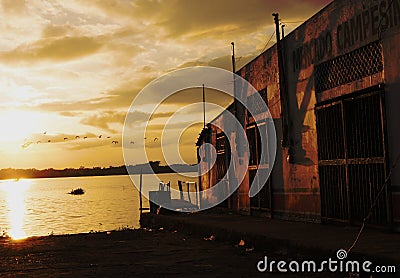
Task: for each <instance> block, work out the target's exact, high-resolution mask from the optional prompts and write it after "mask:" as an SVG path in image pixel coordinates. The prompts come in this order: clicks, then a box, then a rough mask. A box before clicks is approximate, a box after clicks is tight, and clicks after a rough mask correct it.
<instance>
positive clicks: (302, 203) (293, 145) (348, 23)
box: [215, 0, 400, 221]
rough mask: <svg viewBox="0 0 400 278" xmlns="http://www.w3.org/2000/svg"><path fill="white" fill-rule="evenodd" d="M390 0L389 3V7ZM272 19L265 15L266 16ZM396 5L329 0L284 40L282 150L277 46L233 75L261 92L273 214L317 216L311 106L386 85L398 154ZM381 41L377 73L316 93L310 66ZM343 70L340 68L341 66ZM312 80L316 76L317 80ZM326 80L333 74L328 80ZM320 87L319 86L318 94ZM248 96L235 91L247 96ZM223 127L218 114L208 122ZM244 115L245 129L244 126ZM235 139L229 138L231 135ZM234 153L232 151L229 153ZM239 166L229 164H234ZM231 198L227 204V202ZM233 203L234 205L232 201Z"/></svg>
mask: <svg viewBox="0 0 400 278" xmlns="http://www.w3.org/2000/svg"><path fill="white" fill-rule="evenodd" d="M390 3H391V6H389V4H390ZM271 21H272V18H271ZM399 27H400V0H394V1H391V0H336V1H333V2H332V3H331V4H329V5H328V6H326V7H325V8H324V9H323V10H321V11H320V12H319V13H317V14H316V15H314V16H313V17H311V18H310V19H309V20H307V21H306V22H305V23H303V24H302V25H301V26H299V27H298V28H297V29H296V30H294V31H293V32H291V33H290V34H288V35H287V36H286V37H285V38H284V39H283V51H284V65H285V77H286V81H287V96H288V101H287V103H286V104H285V105H286V107H287V111H288V118H289V119H288V137H289V138H288V139H289V141H288V142H289V145H288V146H287V147H286V146H285V147H282V146H281V144H280V142H281V140H282V139H284V138H283V137H282V136H283V134H282V118H281V105H282V104H281V99H280V91H279V74H278V55H277V48H276V45H275V46H273V47H271V48H270V49H268V50H266V51H265V52H264V53H262V54H260V55H259V56H258V57H256V58H255V59H254V60H253V61H251V62H250V63H248V64H247V65H245V66H244V67H243V68H242V69H240V70H239V71H238V72H237V73H238V74H239V75H240V76H242V77H243V78H245V79H246V80H248V81H249V82H250V83H251V84H252V85H253V86H254V87H255V89H256V90H258V91H260V90H266V91H267V98H268V108H269V110H270V113H271V115H272V118H273V120H274V123H275V128H276V131H277V137H278V140H277V143H278V149H277V157H276V161H275V166H274V168H273V171H272V174H271V177H270V180H271V188H272V203H273V208H272V209H273V211H274V215H276V216H282V217H285V218H287V217H290V216H291V215H293V216H294V217H303V218H312V219H313V220H317V221H318V220H319V216H320V214H321V200H320V184H319V183H320V181H319V175H318V145H317V135H318V134H317V128H316V113H315V107H316V105H317V104H318V103H320V102H324V101H325V102H326V101H329V100H331V99H335V98H337V97H341V96H344V95H347V94H350V93H353V92H355V91H360V90H363V89H367V88H370V87H372V86H375V85H378V84H385V85H384V86H385V99H386V117H387V129H388V130H387V134H388V137H387V138H386V139H387V141H388V144H389V155H388V157H389V159H390V161H391V162H392V163H393V162H394V160H395V157H396V155H397V154H398V153H400V145H399V144H398V142H400V131H399V130H400V129H398V123H399V121H398V120H399V119H400V115H399V114H400V112H399V111H400V110H399V109H398V107H399V105H400V95H399V93H400V81H399V80H400V78H399V77H400V76H399V70H398V61H400V54H399V51H398V43H399V41H400V34H399ZM380 37H382V45H383V55H384V70H381V71H379V72H376V73H373V74H371V75H369V76H363V77H362V78H358V79H357V80H354V81H353V80H352V81H351V82H347V83H343V84H338V85H335V86H334V87H333V86H332V87H329V88H324V87H323V86H322V87H321V86H319V87H318V88H317V91H316V83H317V84H318V85H320V82H321V80H316V78H317V77H318V76H316V72H315V71H316V67H317V66H320V65H323V64H324V63H326V62H329V61H332V59H335V58H336V57H340V56H343V55H346V54H347V53H350V52H354V51H357V49H360V48H361V47H364V46H367V45H369V44H371V43H373V42H374V41H377V40H378V39H379V38H380ZM345 66H346V65H343V67H344V68H345ZM318 78H319V77H318ZM329 78H330V81H332V79H334V78H335V77H334V76H330V77H329ZM321 88H323V89H321ZM248 94H249V92H241V97H242V98H243V99H246V97H247V96H248ZM215 121H218V123H219V124H222V125H223V124H224V119H223V117H220V118H217V119H215ZM246 121H247V117H246V120H245V123H244V124H245V125H247V124H248V122H246ZM233 137H235V136H233ZM232 151H233V152H234V151H235V150H234V149H233V150H232ZM236 166H237V167H239V165H235V167H236ZM248 183H249V182H248V177H246V179H245V180H244V182H243V183H242V184H241V185H240V187H239V195H238V196H234V197H232V198H238V200H237V207H236V206H233V207H235V208H239V209H245V210H249V205H250V203H249V197H248V188H249V184H248ZM391 188H392V197H393V199H392V200H393V202H392V203H393V215H394V218H395V219H397V221H399V220H400V205H399V204H400V171H398V170H397V171H395V174H394V175H393V178H392V187H391ZM232 198H231V199H232ZM234 203H236V201H234Z"/></svg>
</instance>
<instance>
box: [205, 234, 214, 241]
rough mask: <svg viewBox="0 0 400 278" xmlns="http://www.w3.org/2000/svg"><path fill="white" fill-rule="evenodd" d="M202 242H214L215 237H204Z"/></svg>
mask: <svg viewBox="0 0 400 278" xmlns="http://www.w3.org/2000/svg"><path fill="white" fill-rule="evenodd" d="M204 240H207V241H213V240H215V236H214V235H211V236H210V237H205V238H204Z"/></svg>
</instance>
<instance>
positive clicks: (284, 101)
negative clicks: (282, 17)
mask: <svg viewBox="0 0 400 278" xmlns="http://www.w3.org/2000/svg"><path fill="white" fill-rule="evenodd" d="M272 15H273V16H274V21H275V26H276V46H277V50H278V66H279V91H280V98H281V111H282V112H281V113H282V115H281V117H282V133H283V134H282V146H283V147H289V130H288V129H289V128H288V121H289V119H288V117H289V111H288V109H289V108H288V98H287V93H286V82H285V74H284V68H283V65H284V63H283V51H282V44H281V36H280V30H279V14H278V13H274V14H272Z"/></svg>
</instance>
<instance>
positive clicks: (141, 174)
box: [139, 169, 143, 215]
mask: <svg viewBox="0 0 400 278" xmlns="http://www.w3.org/2000/svg"><path fill="white" fill-rule="evenodd" d="M142 176H143V172H142V169H140V179H139V203H140V215H141V214H142V212H143V205H142V183H143V177H142Z"/></svg>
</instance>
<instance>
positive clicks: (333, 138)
mask: <svg viewBox="0 0 400 278" xmlns="http://www.w3.org/2000/svg"><path fill="white" fill-rule="evenodd" d="M383 103H384V91H383V90H379V89H376V90H374V91H370V92H368V93H363V94H358V95H357V96H355V95H353V96H352V97H348V98H346V99H343V100H339V101H336V102H331V103H328V104H324V105H320V106H318V107H316V116H317V134H318V161H319V163H318V169H319V176H320V189H321V217H322V219H323V221H329V220H334V221H341V222H352V223H357V222H361V221H362V220H363V219H364V217H365V216H366V215H367V214H368V211H369V209H370V207H371V205H372V204H373V202H374V200H375V199H376V198H377V196H378V195H379V194H378V192H379V189H380V188H381V186H382V185H383V184H384V181H385V177H386V160H387V159H386V151H385V150H386V146H385V120H384V118H385V117H384V108H383ZM388 195H389V190H387V188H386V190H385V191H384V192H383V194H380V195H379V198H378V199H377V203H376V206H375V209H374V212H373V214H372V217H371V219H370V223H373V224H377V225H385V224H387V223H388V222H390V217H389V213H388V208H389V205H388V200H389V199H390V198H389V196H388Z"/></svg>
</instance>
